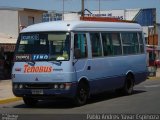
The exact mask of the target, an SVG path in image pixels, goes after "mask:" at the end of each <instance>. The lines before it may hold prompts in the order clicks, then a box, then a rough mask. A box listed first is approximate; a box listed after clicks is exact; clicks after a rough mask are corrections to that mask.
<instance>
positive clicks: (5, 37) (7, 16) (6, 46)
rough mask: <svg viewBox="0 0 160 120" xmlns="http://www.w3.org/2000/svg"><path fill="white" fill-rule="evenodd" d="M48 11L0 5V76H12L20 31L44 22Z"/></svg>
mask: <svg viewBox="0 0 160 120" xmlns="http://www.w3.org/2000/svg"><path fill="white" fill-rule="evenodd" d="M46 12H47V11H44V10H35V9H28V8H12V7H0V18H1V19H0V55H1V56H2V57H1V58H0V78H1V77H2V78H3V77H4V78H6V77H10V73H11V66H12V60H13V53H14V50H15V44H16V41H17V38H18V34H19V32H20V31H21V30H22V29H23V28H25V27H27V26H29V25H32V24H35V23H40V22H42V15H43V14H44V13H46Z"/></svg>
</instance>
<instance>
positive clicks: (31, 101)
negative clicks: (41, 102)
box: [23, 97, 38, 107]
mask: <svg viewBox="0 0 160 120" xmlns="http://www.w3.org/2000/svg"><path fill="white" fill-rule="evenodd" d="M23 101H24V103H25V104H26V105H27V106H30V107H33V106H35V105H36V104H37V103H38V100H36V99H33V98H30V97H23Z"/></svg>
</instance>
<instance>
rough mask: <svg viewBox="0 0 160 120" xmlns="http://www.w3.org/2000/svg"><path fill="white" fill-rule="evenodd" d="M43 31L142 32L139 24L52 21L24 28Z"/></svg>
mask: <svg viewBox="0 0 160 120" xmlns="http://www.w3.org/2000/svg"><path fill="white" fill-rule="evenodd" d="M43 31H142V28H141V26H140V25H139V24H136V23H122V22H96V21H52V22H44V23H39V24H34V25H31V26H28V27H27V28H24V29H23V30H22V31H21V33H23V32H43Z"/></svg>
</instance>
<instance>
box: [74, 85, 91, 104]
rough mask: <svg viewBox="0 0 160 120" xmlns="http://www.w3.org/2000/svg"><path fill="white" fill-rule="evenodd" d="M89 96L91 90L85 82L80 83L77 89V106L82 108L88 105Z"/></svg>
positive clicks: (75, 101) (75, 99)
mask: <svg viewBox="0 0 160 120" xmlns="http://www.w3.org/2000/svg"><path fill="white" fill-rule="evenodd" d="M88 94H89V88H88V86H87V84H85V83H84V82H80V83H79V85H78V88H77V92H76V96H75V98H74V103H75V105H76V106H82V105H84V104H86V102H87V99H88Z"/></svg>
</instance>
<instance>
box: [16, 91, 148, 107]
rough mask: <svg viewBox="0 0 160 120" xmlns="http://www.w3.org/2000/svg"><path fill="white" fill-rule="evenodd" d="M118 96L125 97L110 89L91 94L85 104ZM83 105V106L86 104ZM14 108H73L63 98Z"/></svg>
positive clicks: (69, 101) (139, 92)
mask: <svg viewBox="0 0 160 120" xmlns="http://www.w3.org/2000/svg"><path fill="white" fill-rule="evenodd" d="M144 92H146V91H143V90H134V92H133V94H132V95H136V94H141V93H144ZM120 97H127V96H123V95H120V94H117V93H116V92H113V91H110V92H104V93H100V94H97V95H92V96H91V97H90V98H89V99H88V102H87V104H86V105H89V104H93V103H97V102H102V101H106V100H110V99H118V98H120ZM86 105H85V106H86ZM14 107H15V108H46V109H68V108H75V106H74V104H73V103H72V101H71V100H64V99H58V100H44V101H39V102H38V104H37V105H35V106H34V107H28V106H26V105H25V104H21V105H17V106H14Z"/></svg>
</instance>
